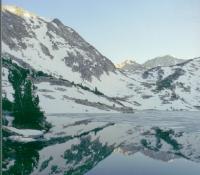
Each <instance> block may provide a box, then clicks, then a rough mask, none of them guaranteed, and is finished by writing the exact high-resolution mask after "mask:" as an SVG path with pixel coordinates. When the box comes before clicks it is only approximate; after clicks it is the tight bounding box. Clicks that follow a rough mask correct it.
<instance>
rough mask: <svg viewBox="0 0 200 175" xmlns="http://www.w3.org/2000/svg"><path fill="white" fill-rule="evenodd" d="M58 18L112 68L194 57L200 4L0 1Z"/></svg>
mask: <svg viewBox="0 0 200 175" xmlns="http://www.w3.org/2000/svg"><path fill="white" fill-rule="evenodd" d="M2 3H3V4H7V5H16V6H19V7H22V8H24V9H26V10H28V11H30V12H33V13H35V14H37V15H39V16H42V17H45V18H48V19H53V18H58V19H60V20H61V21H62V22H63V23H64V24H65V25H66V26H69V27H72V28H73V29H75V30H76V31H77V32H78V33H79V34H80V35H81V36H82V37H83V38H84V39H85V40H86V41H87V42H89V43H90V44H92V45H93V46H94V47H95V48H96V49H97V50H99V51H100V52H101V53H102V54H103V55H105V56H106V57H107V58H109V59H111V60H112V61H113V62H114V63H120V62H121V61H123V60H125V59H132V60H135V61H137V62H139V63H143V62H145V61H146V60H148V59H151V58H154V57H157V56H163V55H167V54H170V55H172V56H175V57H177V58H183V59H188V58H194V57H199V56H200V0H2Z"/></svg>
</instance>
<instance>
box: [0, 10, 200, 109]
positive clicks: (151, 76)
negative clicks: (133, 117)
mask: <svg viewBox="0 0 200 175" xmlns="http://www.w3.org/2000/svg"><path fill="white" fill-rule="evenodd" d="M2 24H3V25H2V31H3V35H2V39H3V42H2V53H3V59H5V60H8V61H9V60H11V61H12V64H17V65H18V66H21V67H22V68H24V69H28V70H29V71H30V72H36V73H37V75H39V77H32V79H33V81H34V83H35V86H36V87H37V90H36V91H37V94H38V96H39V98H40V106H41V107H42V109H43V110H44V111H45V112H46V113H51V112H53V113H55V112H63V113H67V112H133V111H134V110H148V109H155V110H199V109H200V101H199V99H200V96H199V94H200V93H199V90H200V84H199V81H198V80H199V79H200V77H199V75H200V73H199V71H200V65H199V64H200V61H199V59H200V58H196V59H192V60H190V61H187V60H186V61H185V62H181V63H178V64H176V65H174V66H172V65H171V64H170V65H169V66H166V65H165V66H164V67H163V66H160V65H159V66H157V67H154V68H147V69H140V70H138V71H136V72H135V71H134V69H131V68H130V70H131V71H121V69H118V68H117V69H116V68H115V66H114V64H113V63H112V61H110V60H109V59H108V58H106V57H105V56H103V55H102V54H101V53H100V52H98V51H97V50H96V49H95V48H94V47H93V46H92V45H90V44H89V43H87V42H86V41H85V40H84V39H83V38H82V37H81V36H80V35H79V34H78V33H77V32H76V31H74V30H73V29H72V28H70V27H67V26H65V25H64V24H62V22H61V21H60V20H59V19H54V20H52V21H50V22H49V21H45V20H44V19H43V18H40V17H36V18H35V17H34V18H33V17H31V16H29V17H26V16H25V17H24V16H17V15H15V14H13V13H10V12H8V11H5V12H3V13H2ZM127 63H131V64H132V65H137V64H136V63H135V62H133V61H131V62H130V61H127ZM12 64H11V66H12ZM139 66H140V65H139ZM9 69H10V68H9V67H5V65H3V70H4V72H5V73H4V76H3V91H4V92H5V93H4V94H6V96H7V97H9V100H11V101H12V100H13V97H12V94H13V89H12V86H11V84H10V83H9V80H8V75H9V71H10V70H9ZM34 76H35V75H34Z"/></svg>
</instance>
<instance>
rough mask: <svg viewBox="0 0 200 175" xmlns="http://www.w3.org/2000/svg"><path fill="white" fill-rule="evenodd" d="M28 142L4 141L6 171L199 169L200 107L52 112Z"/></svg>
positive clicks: (141, 174) (144, 173)
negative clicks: (47, 126) (46, 128)
mask: <svg viewBox="0 0 200 175" xmlns="http://www.w3.org/2000/svg"><path fill="white" fill-rule="evenodd" d="M47 120H48V121H49V122H51V123H53V128H52V129H51V131H50V132H48V133H46V134H45V135H44V138H43V139H42V140H38V141H37V142H32V143H23V144H22V143H13V142H10V141H4V145H5V146H6V148H7V150H8V151H7V152H5V155H4V159H3V161H4V162H6V166H5V167H4V174H34V175H36V174H39V175H40V174H44V175H46V174H67V175H75V174H76V175H79V174H80V175H81V174H87V175H112V174H113V175H177V174H181V175H199V174H200V112H163V111H142V112H136V113H134V114H51V115H47Z"/></svg>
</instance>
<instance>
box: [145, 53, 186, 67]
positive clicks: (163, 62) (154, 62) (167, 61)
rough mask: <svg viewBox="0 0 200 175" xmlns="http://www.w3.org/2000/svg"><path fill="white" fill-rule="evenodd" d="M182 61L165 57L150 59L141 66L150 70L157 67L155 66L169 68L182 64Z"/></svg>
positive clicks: (169, 56)
mask: <svg viewBox="0 0 200 175" xmlns="http://www.w3.org/2000/svg"><path fill="white" fill-rule="evenodd" d="M184 61H185V60H183V59H178V58H175V57H173V56H171V55H165V56H161V57H156V58H153V59H150V60H148V61H146V62H145V63H144V64H143V66H144V67H145V68H146V69H151V68H153V67H157V66H171V65H175V64H178V63H181V62H184Z"/></svg>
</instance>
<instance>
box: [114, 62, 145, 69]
mask: <svg viewBox="0 0 200 175" xmlns="http://www.w3.org/2000/svg"><path fill="white" fill-rule="evenodd" d="M116 68H118V69H120V70H123V71H130V72H134V71H137V70H144V69H145V68H144V67H143V66H142V65H141V64H138V63H137V62H135V61H133V60H125V61H123V62H122V63H120V64H116Z"/></svg>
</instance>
